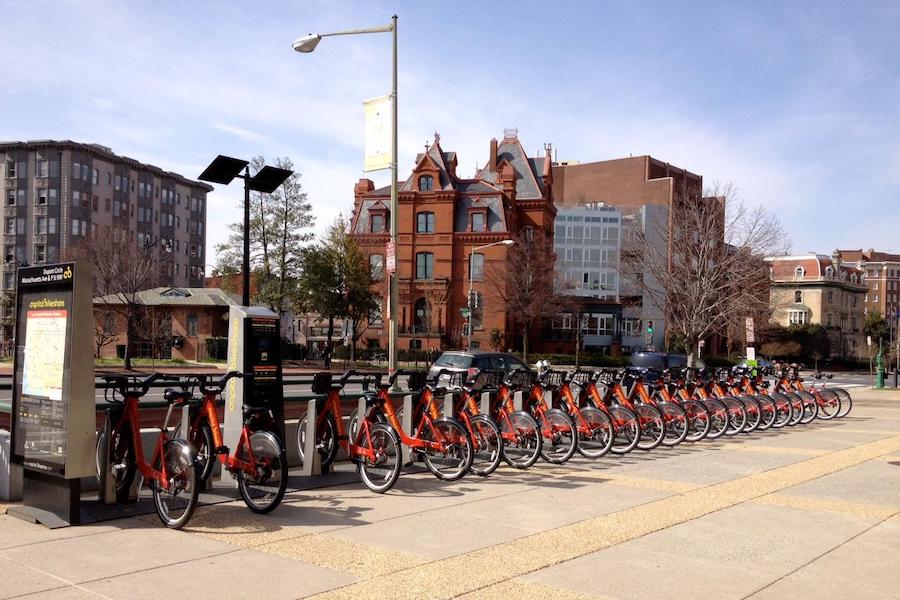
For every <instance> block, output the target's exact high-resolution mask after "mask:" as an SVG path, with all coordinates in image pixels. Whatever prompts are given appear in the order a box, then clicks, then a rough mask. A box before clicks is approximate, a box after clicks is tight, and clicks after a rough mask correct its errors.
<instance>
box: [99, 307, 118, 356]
mask: <svg viewBox="0 0 900 600" xmlns="http://www.w3.org/2000/svg"><path fill="white" fill-rule="evenodd" d="M120 333H121V332H120V331H119V321H118V319H116V313H114V312H111V311H109V310H96V309H95V310H94V347H95V348H96V349H97V353H96V355H95V356H96V357H97V358H100V352H101V351H102V350H103V348H105V347H106V346H108V345H110V344H112V343H113V342H114V341H115V340H116V339H117V338H118V337H119V334H120Z"/></svg>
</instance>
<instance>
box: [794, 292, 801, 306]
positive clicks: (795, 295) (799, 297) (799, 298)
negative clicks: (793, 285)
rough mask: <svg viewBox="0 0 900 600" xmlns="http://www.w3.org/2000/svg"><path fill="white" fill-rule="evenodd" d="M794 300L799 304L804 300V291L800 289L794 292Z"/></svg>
mask: <svg viewBox="0 0 900 600" xmlns="http://www.w3.org/2000/svg"><path fill="white" fill-rule="evenodd" d="M794 302H796V303H797V304H800V303H801V302H803V292H801V291H800V290H797V291H796V292H794Z"/></svg>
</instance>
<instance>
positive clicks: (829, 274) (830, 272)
mask: <svg viewBox="0 0 900 600" xmlns="http://www.w3.org/2000/svg"><path fill="white" fill-rule="evenodd" d="M825 277H834V267H825Z"/></svg>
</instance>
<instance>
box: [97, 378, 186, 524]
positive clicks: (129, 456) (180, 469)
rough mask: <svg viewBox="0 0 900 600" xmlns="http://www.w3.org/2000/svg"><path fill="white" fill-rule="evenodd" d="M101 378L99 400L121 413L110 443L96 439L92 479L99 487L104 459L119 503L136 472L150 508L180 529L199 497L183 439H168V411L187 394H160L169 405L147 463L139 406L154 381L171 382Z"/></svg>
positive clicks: (170, 411)
mask: <svg viewBox="0 0 900 600" xmlns="http://www.w3.org/2000/svg"><path fill="white" fill-rule="evenodd" d="M104 379H105V380H106V389H105V390H104V399H105V400H106V401H107V402H110V403H114V404H119V405H121V410H118V409H117V410H116V413H117V415H116V417H114V418H115V419H116V420H115V422H114V423H113V425H112V427H111V429H110V439H109V445H107V443H106V435H105V433H101V434H100V435H99V436H98V437H97V451H96V458H97V475H98V476H99V477H100V483H101V485H103V479H104V476H103V474H102V472H101V471H102V469H101V465H103V464H104V458H105V459H106V464H107V465H109V468H110V469H111V470H112V473H113V475H114V477H115V491H116V500H117V501H119V502H124V501H126V500H127V499H128V496H129V493H130V489H131V485H132V483H133V482H134V479H135V477H136V476H137V474H138V473H140V474H141V477H143V480H144V481H146V482H148V484H149V485H150V489H151V490H153V506H154V508H155V509H156V514H157V515H159V519H160V520H161V521H162V522H163V524H164V525H165V526H166V527H170V528H172V529H180V528H181V527H184V525H185V524H186V523H187V522H188V521H189V520H190V519H191V515H193V514H194V509H195V508H196V507H197V498H198V495H199V493H200V487H199V485H198V481H199V480H198V476H197V475H198V474H197V471H196V469H195V467H194V451H193V450H192V449H191V446H190V444H188V443H187V442H186V441H184V440H181V439H171V438H169V435H168V433H167V431H168V426H169V419H170V418H171V417H172V410H173V408H174V407H176V406H182V405H184V404H185V403H186V402H187V401H188V400H189V399H190V394H189V393H187V392H178V391H176V390H173V389H167V390H166V391H165V393H164V394H163V396H164V398H165V399H166V402H168V403H169V409H168V411H166V419H165V422H164V423H163V426H162V428H161V429H160V430H159V435H158V436H157V438H156V444H155V445H154V449H153V457H152V458H151V459H150V462H147V460H146V459H145V457H144V445H143V443H142V441H141V420H140V416H139V414H140V413H139V411H138V403H139V401H140V399H141V397H142V396H144V395H146V394H147V392H148V391H149V390H150V387H151V386H152V384H153V383H154V382H156V381H172V379H171V378H169V377H166V376H164V375H161V374H159V373H154V374H153V375H150V376H149V377H147V378H145V379H140V378H138V377H129V376H125V375H113V376H107V377H104ZM175 381H177V379H175ZM110 392H111V393H110ZM104 449H108V450H109V454H108V455H107V456H106V457H104V456H103V452H104ZM138 495H140V492H138Z"/></svg>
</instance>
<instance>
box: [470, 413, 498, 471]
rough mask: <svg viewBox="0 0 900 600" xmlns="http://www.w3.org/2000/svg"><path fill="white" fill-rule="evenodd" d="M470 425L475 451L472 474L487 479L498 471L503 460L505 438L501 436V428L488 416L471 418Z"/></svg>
mask: <svg viewBox="0 0 900 600" xmlns="http://www.w3.org/2000/svg"><path fill="white" fill-rule="evenodd" d="M469 424H470V429H469V434H470V435H471V436H472V447H473V449H474V450H475V453H474V458H473V459H472V472H473V473H475V474H476V475H480V476H481V477H485V476H487V475H490V474H491V473H493V472H494V471H496V470H497V467H499V466H500V461H501V460H503V438H502V437H501V436H500V428H499V427H497V424H496V423H494V420H493V419H491V418H490V417H489V416H487V415H476V416H474V417H471V418H470V419H469Z"/></svg>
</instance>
